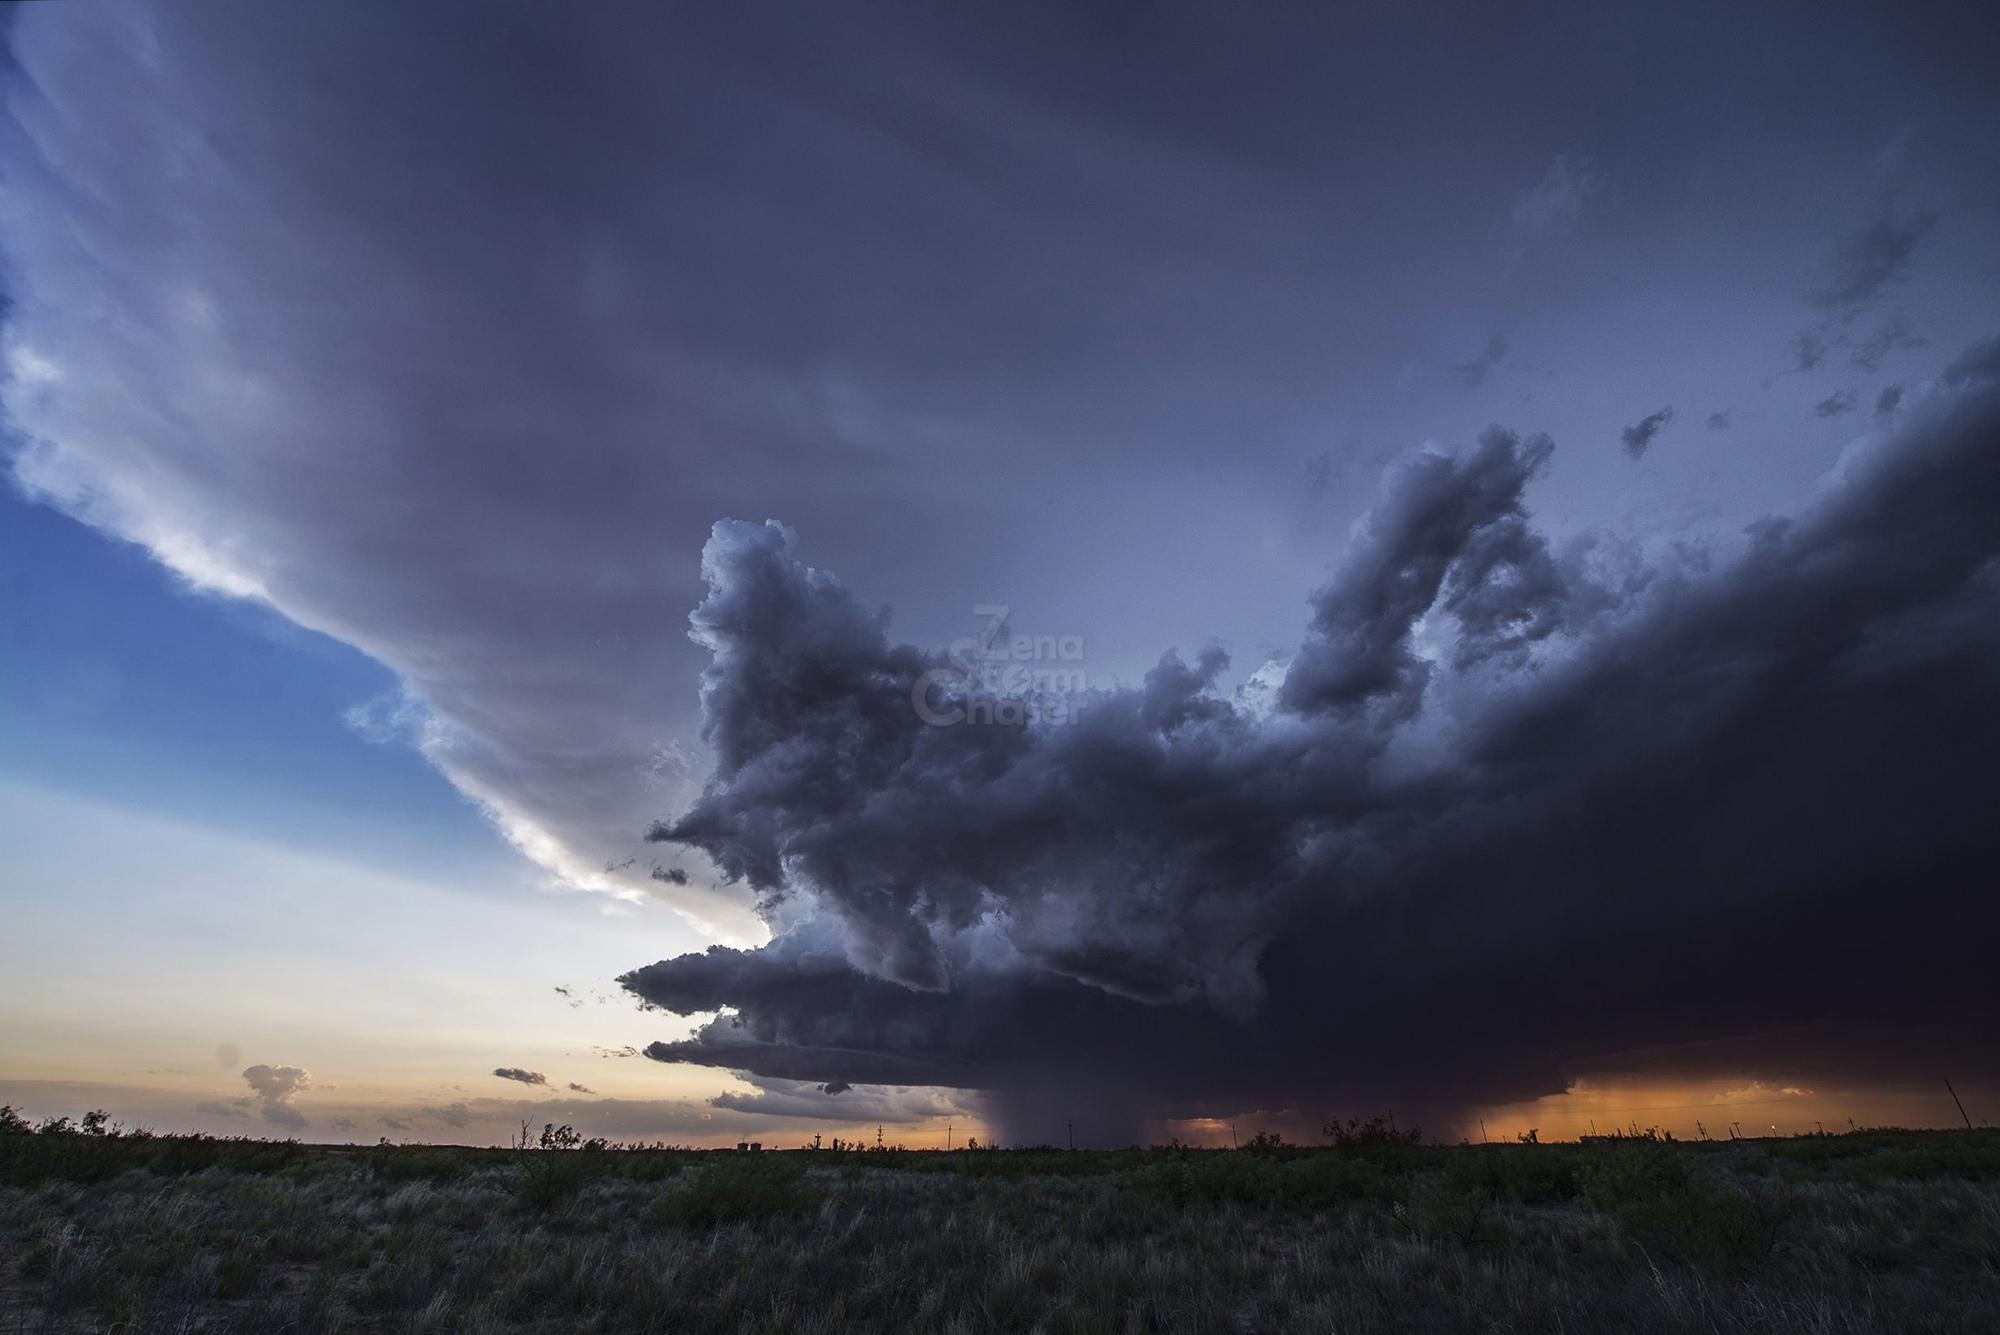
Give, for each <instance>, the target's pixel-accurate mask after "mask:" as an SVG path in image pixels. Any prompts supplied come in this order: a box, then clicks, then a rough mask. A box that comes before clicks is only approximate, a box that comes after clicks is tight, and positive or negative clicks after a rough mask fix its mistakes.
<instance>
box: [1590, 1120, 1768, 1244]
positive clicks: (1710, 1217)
mask: <svg viewBox="0 0 2000 1335" xmlns="http://www.w3.org/2000/svg"><path fill="white" fill-rule="evenodd" d="M1584 1194H1585V1195H1586V1196H1587V1197H1588V1198H1589V1200H1590V1203H1591V1204H1592V1205H1594V1206H1596V1207H1597V1208H1598V1209H1599V1210H1601V1211H1603V1212H1604V1213H1606V1214H1610V1215H1612V1216H1614V1217H1615V1218H1616V1219H1617V1220H1618V1222H1619V1223H1620V1224H1621V1225H1622V1226H1623V1227H1624V1229H1625V1232H1626V1233H1627V1235H1628V1236H1629V1237H1630V1238H1631V1239H1632V1241H1633V1242H1634V1243H1636V1244H1637V1245H1638V1246H1639V1247H1641V1248H1643V1249H1644V1250H1645V1251H1646V1252H1647V1253H1648V1254H1654V1255H1660V1256H1665V1257H1667V1258H1670V1259H1672V1260H1676V1261H1685V1262H1689V1263H1692V1264H1695V1265H1701V1266H1705V1267H1707V1268H1708V1269H1710V1270H1714V1271H1716V1272H1717V1273H1720V1274H1723V1275H1726V1276H1728V1277H1730V1278H1733V1279H1741V1278H1743V1277H1745V1276H1747V1275H1749V1274H1751V1273H1753V1272H1754V1271H1756V1270H1757V1269H1758V1268H1759V1267H1760V1266H1762V1265H1763V1263H1764V1262H1765V1261H1766V1260H1767V1259H1769V1257H1770V1255H1771V1252H1772V1250H1773V1248H1774V1247H1775V1246H1776V1245H1777V1234H1778V1229H1779V1228H1780V1227H1781V1226H1782V1225H1783V1223H1784V1221H1785V1218H1786V1217H1787V1215H1788V1214H1789V1207H1788V1204H1787V1202H1786V1201H1785V1200H1784V1198H1782V1197H1771V1198H1767V1199H1763V1200H1760V1199H1758V1198H1755V1197H1752V1196H1751V1195H1750V1194H1749V1193H1747V1192H1745V1191H1743V1190H1742V1189H1740V1188H1738V1187H1735V1186H1732V1185H1730V1184H1727V1183H1724V1182H1719V1181H1716V1180H1715V1179H1713V1178H1712V1177H1710V1176H1709V1175H1707V1174H1705V1173H1702V1172H1700V1171H1699V1170H1698V1169H1697V1168H1696V1167H1695V1166H1694V1165H1693V1163H1691V1161H1690V1160H1689V1158H1688V1156H1687V1155H1686V1154H1685V1153H1683V1152H1682V1151H1680V1150H1678V1149H1677V1148H1676V1147H1674V1146H1673V1145H1672V1144H1670V1143H1668V1142H1662V1141H1648V1140H1639V1141H1637V1142H1635V1143H1632V1144H1629V1145H1616V1146H1610V1147H1605V1148H1603V1149H1600V1150H1599V1151H1598V1152H1597V1153H1596V1155H1595V1156H1594V1160H1593V1162H1591V1164H1590V1166H1589V1168H1588V1169H1587V1170H1586V1172H1585V1175H1584Z"/></svg>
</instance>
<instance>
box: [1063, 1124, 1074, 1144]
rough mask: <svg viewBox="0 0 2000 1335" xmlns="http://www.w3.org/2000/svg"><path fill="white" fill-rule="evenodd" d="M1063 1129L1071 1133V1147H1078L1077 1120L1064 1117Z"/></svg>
mask: <svg viewBox="0 0 2000 1335" xmlns="http://www.w3.org/2000/svg"><path fill="white" fill-rule="evenodd" d="M1063 1130H1064V1131H1065V1132H1067V1133H1068V1134H1069V1147H1070V1148H1071V1149H1075V1148H1076V1122H1075V1120H1074V1119H1073V1118H1068V1117H1065V1118H1063Z"/></svg>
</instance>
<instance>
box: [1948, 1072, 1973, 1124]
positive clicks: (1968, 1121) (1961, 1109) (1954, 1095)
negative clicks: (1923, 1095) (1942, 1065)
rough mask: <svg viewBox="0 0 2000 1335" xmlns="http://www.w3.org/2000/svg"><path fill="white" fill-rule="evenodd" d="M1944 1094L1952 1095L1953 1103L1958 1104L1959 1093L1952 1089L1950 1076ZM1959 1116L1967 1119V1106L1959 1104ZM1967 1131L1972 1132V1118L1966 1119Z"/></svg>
mask: <svg viewBox="0 0 2000 1335" xmlns="http://www.w3.org/2000/svg"><path fill="white" fill-rule="evenodd" d="M1944 1092H1945V1093H1947V1094H1949V1095H1951V1101H1952V1102H1953V1103H1958V1091H1957V1090H1955V1089H1953V1088H1952V1087H1951V1077H1949V1076H1946V1077H1945V1082H1944ZM1958 1115H1959V1116H1960V1117H1965V1105H1964V1104H1963V1103H1958ZM1965 1129H1966V1130H1967V1131H1970V1130H1972V1119H1971V1118H1970V1117H1965Z"/></svg>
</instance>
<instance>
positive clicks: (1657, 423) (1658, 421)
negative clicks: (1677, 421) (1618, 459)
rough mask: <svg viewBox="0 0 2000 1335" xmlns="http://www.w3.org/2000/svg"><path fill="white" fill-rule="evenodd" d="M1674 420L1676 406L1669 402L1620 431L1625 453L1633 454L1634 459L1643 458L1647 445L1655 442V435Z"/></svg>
mask: <svg viewBox="0 0 2000 1335" xmlns="http://www.w3.org/2000/svg"><path fill="white" fill-rule="evenodd" d="M1673 420H1674V406H1673V405H1672V404H1668V405H1667V406H1666V407H1664V408H1662V409H1660V411H1658V412H1656V413H1647V414H1646V415H1645V416H1644V417H1642V418H1640V419H1639V420H1638V421H1636V422H1634V423H1633V424H1632V425H1631V426H1628V427H1626V428H1625V429H1623V430H1622V431H1620V432H1619V433H1618V442H1619V444H1621V445H1623V446H1624V447H1625V453H1627V454H1629V455H1631V456H1632V457H1633V458H1634V459H1639V458H1643V457H1644V456H1645V453H1646V449H1647V447H1648V446H1650V445H1651V444H1652V443H1653V437H1655V436H1657V435H1659V434H1660V429H1661V428H1662V427H1664V426H1666V425H1668V424H1669V423H1670V422H1672V421H1673Z"/></svg>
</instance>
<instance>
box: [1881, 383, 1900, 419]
mask: <svg viewBox="0 0 2000 1335" xmlns="http://www.w3.org/2000/svg"><path fill="white" fill-rule="evenodd" d="M1902 401H1903V387H1902V386H1901V385H1887V386H1884V387H1883V390H1882V392H1881V393H1880V394H1877V395H1876V396H1875V415H1876V416H1877V417H1887V416H1889V415H1890V414H1892V413H1894V412H1895V411H1896V406H1897V405H1898V404H1900V403H1902Z"/></svg>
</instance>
